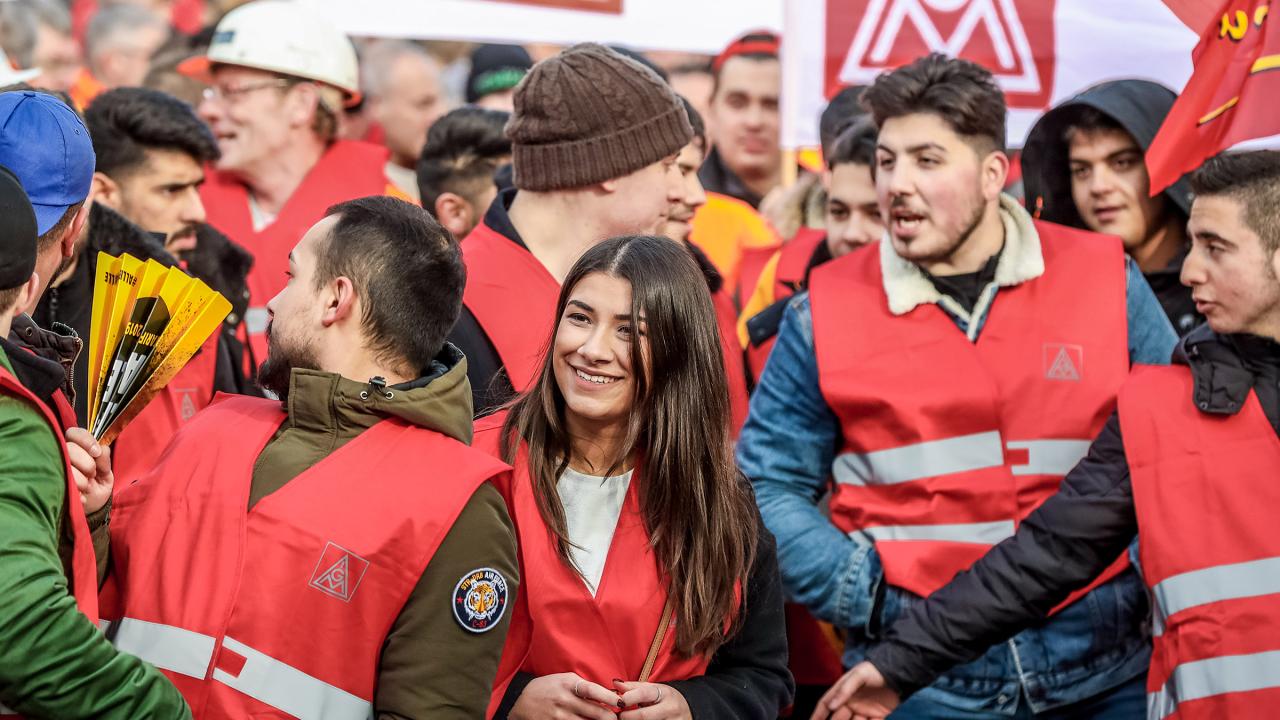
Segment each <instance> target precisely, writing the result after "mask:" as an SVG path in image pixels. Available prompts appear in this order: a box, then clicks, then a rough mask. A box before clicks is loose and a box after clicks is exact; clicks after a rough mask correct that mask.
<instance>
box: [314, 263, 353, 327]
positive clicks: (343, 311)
mask: <svg viewBox="0 0 1280 720" xmlns="http://www.w3.org/2000/svg"><path fill="white" fill-rule="evenodd" d="M320 301H321V302H322V303H324V313H323V314H322V315H321V316H320V322H321V323H322V324H323V325H324V326H325V327H329V326H330V325H333V324H335V323H338V322H341V321H343V320H346V319H348V318H351V317H352V316H354V315H355V313H356V309H357V308H356V302H357V299H356V286H355V284H354V283H352V282H351V278H349V277H346V276H338V277H336V278H334V279H333V280H331V281H329V284H328V286H327V287H325V290H324V292H323V293H322V294H321V296H320Z"/></svg>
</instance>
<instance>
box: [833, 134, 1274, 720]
mask: <svg viewBox="0 0 1280 720" xmlns="http://www.w3.org/2000/svg"><path fill="white" fill-rule="evenodd" d="M1191 189H1192V191H1193V192H1194V194H1195V201H1194V204H1193V205H1192V206H1191V216H1190V221H1189V223H1188V231H1189V234H1190V235H1191V241H1192V246H1191V250H1190V252H1189V253H1188V255H1187V259H1186V262H1184V263H1183V266H1182V282H1183V283H1185V284H1186V285H1187V286H1189V287H1190V288H1191V294H1192V296H1193V297H1194V298H1195V302H1196V310H1197V311H1198V312H1200V313H1202V314H1203V315H1204V316H1205V317H1206V318H1207V320H1208V326H1207V327H1205V326H1201V327H1199V328H1197V329H1195V330H1193V331H1192V332H1191V333H1190V334H1189V335H1188V336H1187V337H1185V338H1184V339H1183V340H1182V342H1181V344H1180V345H1179V347H1178V351H1177V353H1176V354H1175V356H1174V364H1173V366H1171V367H1163V368H1142V369H1141V370H1139V371H1137V372H1135V374H1134V376H1133V377H1132V378H1131V379H1130V380H1129V381H1128V382H1127V383H1126V384H1125V386H1124V387H1123V388H1122V389H1121V391H1120V402H1119V408H1118V411H1117V412H1116V413H1114V414H1113V415H1112V416H1111V419H1110V420H1108V421H1107V424H1106V426H1105V427H1104V428H1103V430H1102V433H1101V434H1100V435H1099V436H1098V438H1097V439H1096V440H1095V441H1094V443H1093V445H1092V446H1091V447H1090V448H1089V454H1088V456H1087V457H1086V458H1085V459H1084V460H1083V461H1082V462H1081V463H1080V464H1079V465H1077V466H1076V467H1075V469H1074V470H1072V471H1071V473H1070V474H1068V475H1067V477H1066V479H1065V480H1064V481H1063V487H1062V490H1061V491H1059V492H1058V494H1056V495H1054V496H1053V497H1051V498H1049V499H1048V500H1047V501H1046V502H1045V503H1044V505H1042V506H1041V507H1040V509H1039V510H1037V511H1036V512H1035V513H1033V514H1032V515H1031V516H1030V517H1028V518H1027V519H1026V521H1025V522H1024V523H1023V525H1022V527H1020V528H1019V529H1018V532H1017V533H1016V534H1015V535H1014V536H1013V537H1012V538H1010V539H1008V540H1006V541H1005V542H1003V543H1001V544H1000V545H998V546H997V547H996V548H995V549H993V550H992V551H991V552H990V553H988V554H987V556H986V557H984V558H983V559H982V560H980V561H978V562H977V563H976V564H974V566H973V567H972V568H971V569H970V570H969V571H968V572H966V573H963V574H961V575H959V576H957V577H956V579H955V580H954V581H952V582H951V584H950V585H948V586H947V587H945V588H943V589H941V590H939V591H938V592H937V593H935V594H934V595H933V597H931V598H930V599H929V601H928V602H925V603H923V604H921V605H919V606H917V607H915V608H912V610H911V611H910V612H909V613H907V614H906V615H905V616H904V617H903V618H902V620H900V621H899V622H897V623H896V624H895V625H894V626H893V627H892V628H891V629H890V631H889V632H888V633H887V639H886V641H885V642H884V644H882V645H880V646H878V647H875V648H872V649H871V651H870V652H869V653H868V661H869V662H864V663H862V664H861V665H859V666H858V667H856V668H854V670H853V671H852V672H851V673H850V674H849V675H848V676H846V678H845V679H844V680H843V681H842V682H841V683H840V685H839V686H837V687H836V688H835V689H834V690H833V692H832V694H831V696H830V697H829V698H827V699H828V700H829V701H830V702H831V705H830V708H829V709H831V710H833V711H834V712H833V713H832V714H833V716H834V717H839V718H848V717H850V714H853V715H855V716H866V717H883V716H884V715H885V713H886V712H887V711H888V710H890V709H892V708H893V707H894V706H896V705H897V704H898V702H899V701H900V699H901V698H903V697H905V696H907V695H910V694H911V693H912V692H913V691H914V690H916V689H917V688H919V687H921V686H923V685H925V684H927V683H928V682H930V681H931V680H932V678H933V677H934V676H935V675H936V674H937V673H938V672H939V671H941V670H943V669H945V668H946V667H947V666H949V665H951V664H953V663H956V662H962V661H964V660H965V659H967V658H969V657H972V655H973V651H972V649H973V648H978V647H983V646H985V645H987V644H990V643H993V642H999V641H1001V640H1002V639H1004V638H1006V637H1008V636H1009V635H1011V634H1013V633H1014V632H1017V631H1018V630H1019V629H1020V628H1023V627H1027V626H1029V625H1032V624H1034V623H1038V622H1041V621H1042V619H1043V617H1044V615H1045V613H1047V612H1048V611H1049V610H1050V609H1051V608H1053V607H1054V606H1056V605H1058V604H1059V603H1060V602H1062V599H1063V598H1065V597H1066V596H1067V595H1068V594H1069V593H1071V592H1072V591H1074V590H1075V589H1077V588H1079V587H1081V586H1083V585H1085V584H1087V583H1089V582H1090V581H1091V580H1092V579H1093V578H1094V577H1096V576H1097V574H1098V573H1099V572H1101V571H1102V569H1103V568H1105V567H1106V566H1107V565H1108V564H1110V563H1111V562H1112V561H1113V560H1114V559H1115V558H1116V557H1117V556H1118V555H1120V554H1121V553H1123V552H1124V550H1125V548H1126V547H1127V546H1129V544H1130V542H1131V541H1132V540H1133V538H1134V536H1135V535H1136V536H1137V538H1138V540H1139V543H1138V547H1139V549H1140V550H1139V556H1140V560H1141V564H1142V572H1143V575H1144V576H1145V578H1146V583H1147V585H1148V586H1149V587H1150V589H1151V596H1152V598H1153V599H1154V601H1155V607H1154V608H1153V611H1154V619H1155V622H1154V630H1153V635H1154V639H1153V641H1154V646H1155V647H1154V652H1153V654H1152V658H1151V670H1150V673H1149V675H1148V679H1147V690H1148V701H1149V705H1148V713H1147V717H1150V718H1177V719H1179V720H1193V719H1195V718H1261V717H1271V716H1272V715H1273V714H1274V713H1275V708H1276V704H1277V703H1278V702H1280V535H1278V534H1277V533H1276V530H1275V517H1276V511H1277V509H1280V484H1277V482H1276V477H1277V475H1276V473H1277V468H1280V281H1277V280H1276V278H1277V275H1280V216H1278V215H1277V213H1276V207H1277V205H1278V204H1280V153H1276V152H1274V151H1264V152H1253V153H1242V154H1239V155H1221V156H1219V157H1217V158H1214V159H1212V160H1210V161H1209V162H1207V163H1205V165H1204V167H1202V168H1201V169H1200V170H1199V171H1197V172H1196V173H1195V174H1193V175H1192V176H1191ZM1122 430H1123V434H1122ZM845 703H848V705H847V707H846V706H845ZM821 715H822V714H820V716H821Z"/></svg>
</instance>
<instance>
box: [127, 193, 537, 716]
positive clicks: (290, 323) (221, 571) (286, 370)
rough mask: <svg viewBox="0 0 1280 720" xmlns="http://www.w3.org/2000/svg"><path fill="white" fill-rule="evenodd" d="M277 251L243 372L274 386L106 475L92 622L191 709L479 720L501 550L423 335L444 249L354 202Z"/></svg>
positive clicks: (486, 462) (507, 577) (435, 352)
mask: <svg viewBox="0 0 1280 720" xmlns="http://www.w3.org/2000/svg"><path fill="white" fill-rule="evenodd" d="M288 267H289V271H288V272H289V277H288V282H287V284H286V286H285V289H284V290H282V291H281V292H280V293H279V294H278V295H277V296H276V297H275V298H273V299H272V301H271V302H270V303H269V304H268V306H267V307H268V311H269V312H270V313H271V319H272V323H271V325H270V327H269V336H270V353H269V355H268V357H267V360H266V362H264V363H263V365H262V372H261V379H262V382H263V384H264V386H265V387H266V388H267V389H269V390H271V391H273V392H274V393H276V395H278V396H279V397H280V398H281V400H280V401H272V400H265V399H259V398H249V397H235V398H226V399H224V400H222V401H220V402H216V403H214V404H213V405H212V406H211V407H209V408H208V409H206V410H205V411H204V412H202V413H200V414H199V415H197V416H196V417H195V418H194V419H193V420H191V421H190V422H188V423H187V424H186V426H185V427H184V428H183V429H182V430H181V431H179V433H178V435H177V436H176V437H175V438H174V441H173V442H172V443H171V444H170V446H169V448H168V449H167V450H166V451H165V454H164V455H163V457H162V458H161V460H160V464H159V465H157V466H156V468H155V469H154V470H153V471H152V472H151V473H150V474H148V475H147V476H145V477H144V478H143V479H142V480H140V481H138V482H136V483H134V484H133V485H131V486H130V487H127V488H124V489H122V490H120V491H119V492H118V493H117V496H116V499H115V507H114V509H113V511H112V512H113V515H112V520H111V557H112V574H111V576H110V578H109V579H108V581H107V586H106V588H105V589H104V592H103V616H104V618H106V619H108V620H110V621H112V625H111V628H110V630H109V631H108V637H110V638H112V639H113V642H115V644H116V646H117V647H119V648H121V649H123V650H127V651H129V652H133V653H135V654H137V655H139V656H140V657H142V658H143V659H145V660H148V661H149V662H151V663H152V664H154V665H156V666H157V667H159V668H160V669H161V670H163V671H164V672H165V674H166V675H167V676H168V677H169V678H170V679H171V680H173V681H174V683H175V684H176V685H177V686H178V689H179V690H181V691H182V693H183V695H184V696H185V697H186V698H187V701H188V702H189V703H190V704H191V706H192V708H193V709H194V710H195V712H196V714H197V715H198V716H199V717H202V718H242V717H253V716H256V715H259V714H261V715H262V716H268V715H270V716H283V715H289V716H295V717H316V718H321V717H322V718H329V717H333V718H366V717H370V716H371V715H378V716H382V717H406V718H408V717H412V718H458V719H459V720H461V719H462V718H477V717H482V716H483V714H484V712H485V707H486V706H487V704H488V701H489V696H490V692H491V691H492V688H493V684H494V676H495V674H496V672H497V667H498V658H499V656H500V654H501V652H502V645H503V641H504V637H505V634H506V628H507V622H508V615H509V614H508V613H507V612H506V609H507V606H508V605H509V604H510V603H511V602H513V601H514V600H515V597H516V595H515V593H516V582H517V562H516V546H515V536H514V530H513V527H512V525H511V520H510V517H509V516H508V514H507V510H506V506H505V504H504V503H503V500H502V497H501V495H499V493H498V491H497V490H496V489H495V488H494V487H493V486H492V485H490V484H489V481H490V480H491V479H494V478H495V477H496V476H499V475H501V474H502V473H503V472H505V471H507V467H506V466H505V465H503V464H501V463H499V462H496V461H494V460H491V459H489V458H488V457H486V456H485V455H484V454H483V453H480V452H478V451H473V450H472V449H471V448H470V447H468V445H467V444H468V443H469V442H470V440H471V417H472V412H471V391H470V387H469V386H468V385H467V379H466V370H465V361H464V358H463V357H462V354H461V353H459V352H458V350H457V348H455V347H453V346H452V345H449V344H448V343H446V342H445V339H444V338H445V333H446V332H447V331H448V329H449V327H451V326H452V325H453V322H454V320H455V319H456V318H457V314H458V310H459V307H460V306H461V302H462V285H463V282H464V277H465V272H464V270H463V266H462V258H461V253H460V252H459V250H458V246H457V244H456V243H455V242H454V241H453V239H452V238H451V237H450V236H449V235H448V233H446V232H445V231H444V229H443V228H441V227H440V225H439V224H437V223H436V222H435V221H434V220H432V219H431V217H430V216H429V215H428V214H427V212H426V211H425V210H423V209H422V208H420V207H418V206H416V205H411V204H409V203H406V202H404V201H401V200H396V199H393V198H386V197H369V198H361V199H359V200H353V201H349V202H346V203H343V204H341V205H337V206H335V207H333V208H331V210H330V212H329V213H328V215H327V216H326V217H325V218H324V219H323V220H321V221H320V222H318V223H316V224H315V225H314V226H313V227H312V228H311V230H309V231H308V232H307V234H306V235H305V236H304V237H303V238H302V240H301V241H300V242H299V243H298V244H297V246H296V247H294V249H293V252H292V253H290V255H289V261H288Z"/></svg>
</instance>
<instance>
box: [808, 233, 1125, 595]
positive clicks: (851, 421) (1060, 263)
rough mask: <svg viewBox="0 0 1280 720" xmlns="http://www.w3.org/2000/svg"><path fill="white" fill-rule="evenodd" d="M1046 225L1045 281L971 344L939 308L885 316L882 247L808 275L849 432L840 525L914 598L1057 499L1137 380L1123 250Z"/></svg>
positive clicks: (822, 353)
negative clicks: (1123, 389)
mask: <svg viewBox="0 0 1280 720" xmlns="http://www.w3.org/2000/svg"><path fill="white" fill-rule="evenodd" d="M1035 227H1036V230H1037V231H1038V233H1039V236H1040V244H1041V248H1042V252H1043V255H1044V265H1045V271H1044V274H1043V275H1042V276H1040V277H1039V278H1036V279H1034V280H1029V281H1027V282H1024V283H1021V284H1020V285H1017V286H1014V287H1002V288H1000V290H999V295H998V296H997V298H996V301H995V305H994V306H993V307H992V308H991V310H990V312H989V313H988V314H987V318H986V324H985V326H984V327H983V328H982V332H981V334H980V335H979V336H978V339H977V341H976V342H975V341H970V340H969V339H968V338H967V337H966V336H965V333H964V332H963V331H961V330H960V329H959V328H957V326H956V324H955V322H954V321H953V320H952V319H951V317H950V316H949V315H947V313H946V312H945V311H944V310H943V309H942V308H940V307H938V306H937V305H936V304H924V305H921V306H919V307H916V308H915V309H913V310H911V311H910V312H908V313H906V314H905V315H902V316H895V315H893V314H891V313H890V311H889V308H888V306H887V303H886V300H885V288H884V281H883V278H882V275H881V267H880V247H879V244H878V243H876V244H872V245H870V246H868V247H865V248H860V249H858V250H855V251H853V252H852V253H850V254H849V255H846V256H845V257H842V258H840V259H839V260H836V261H833V262H830V263H827V264H826V265H824V266H822V267H820V268H818V269H817V270H815V271H814V272H813V273H812V274H811V275H810V277H809V282H810V286H809V297H810V303H811V307H812V312H813V335H814V345H815V348H816V354H817V361H818V375H819V384H820V386H821V390H822V394H823V396H824V398H825V399H826V401H827V404H828V405H829V406H830V407H831V409H832V411H833V412H834V413H835V415H836V416H837V417H838V418H839V420H840V424H841V429H842V431H843V432H842V435H843V439H842V443H843V447H842V448H841V450H840V452H839V454H838V455H837V457H836V459H835V462H834V463H833V467H832V476H833V479H834V481H835V483H834V488H835V490H834V494H833V497H832V502H831V517H832V521H833V522H834V523H835V524H836V526H837V527H839V528H840V529H841V530H844V531H845V532H848V533H850V534H851V535H856V536H861V537H862V538H864V539H866V540H869V541H872V542H874V543H875V547H876V550H877V552H878V554H879V556H880V560H881V563H882V565H883V567H884V575H885V579H886V580H887V581H888V582H889V583H890V584H891V585H893V586H896V587H899V588H905V589H906V590H909V591H911V592H913V593H916V594H918V595H929V594H931V593H932V592H933V591H934V590H937V589H938V588H940V587H942V586H943V585H945V584H946V583H947V582H949V581H950V580H951V578H952V577H954V576H955V575H956V573H958V572H960V571H962V570H965V569H967V568H968V567H969V566H970V565H972V564H973V562H974V561H976V560H977V559H978V558H980V557H982V556H983V555H984V554H985V553H986V552H987V550H989V549H990V548H991V546H992V545H994V544H996V543H998V542H999V541H1001V540H1003V539H1005V538H1007V537H1009V536H1011V535H1012V534H1013V532H1014V529H1015V528H1016V527H1017V525H1018V523H1019V522H1021V521H1022V519H1023V518H1025V517H1026V516H1027V515H1029V514H1030V513H1031V511H1033V510H1034V509H1035V508H1037V507H1039V506H1040V504H1041V503H1042V502H1044V500H1045V499H1046V498H1047V497H1048V496H1049V495H1052V494H1053V493H1054V492H1056V491H1057V489H1058V486H1059V485H1060V484H1061V481H1062V478H1063V476H1064V475H1066V473H1067V472H1068V471H1069V470H1071V468H1072V467H1074V466H1075V465H1076V463H1077V462H1078V461H1079V460H1080V459H1081V458H1083V457H1084V455H1085V453H1086V452H1087V450H1088V448H1089V445H1090V443H1091V441H1092V439H1093V438H1094V437H1095V436H1096V435H1097V434H1098V432H1099V431H1100V430H1101V429H1102V425H1103V423H1104V422H1105V421H1106V419H1107V417H1108V416H1109V415H1110V414H1111V412H1112V410H1113V409H1114V408H1115V397H1116V392H1117V391H1118V390H1119V389H1120V385H1121V384H1122V383H1123V382H1124V379H1125V377H1126V375H1127V374H1128V371H1129V359H1128V342H1127V338H1128V325H1127V320H1126V311H1125V308H1126V302H1125V291H1126V280H1125V264H1124V254H1123V253H1124V251H1123V249H1122V248H1121V246H1120V243H1119V242H1117V241H1116V239H1115V238H1110V237H1105V236H1100V235H1095V234H1092V233H1086V232H1081V231H1077V230H1071V229H1068V228H1063V227H1060V226H1055V225H1049V224H1047V223H1039V222H1037V223H1036V224H1035ZM1123 567H1124V563H1123V560H1122V561H1119V562H1117V564H1116V565H1115V566H1113V567H1112V568H1110V569H1109V570H1108V572H1107V573H1105V574H1104V575H1103V578H1102V580H1100V581H1099V582H1101V581H1103V580H1107V579H1110V578H1111V577H1113V576H1114V575H1115V574H1116V573H1118V572H1119V571H1120V570H1121V569H1123ZM1072 599H1073V600H1074V597H1073V598H1072Z"/></svg>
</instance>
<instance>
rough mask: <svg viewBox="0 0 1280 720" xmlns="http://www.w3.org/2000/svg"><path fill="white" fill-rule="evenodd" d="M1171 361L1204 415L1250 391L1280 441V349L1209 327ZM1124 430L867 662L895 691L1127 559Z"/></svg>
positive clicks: (1110, 432) (1131, 518)
mask: <svg viewBox="0 0 1280 720" xmlns="http://www.w3.org/2000/svg"><path fill="white" fill-rule="evenodd" d="M1173 360H1174V363H1175V364H1181V365H1187V366H1189V367H1190V368H1191V372H1192V375H1193V377H1194V379H1195V390H1194V397H1191V398H1187V401H1188V402H1194V403H1195V404H1196V405H1197V406H1198V407H1200V408H1201V411H1202V412H1205V413H1209V414H1214V415H1234V414H1235V413H1236V412H1239V409H1240V408H1241V407H1243V406H1244V401H1245V399H1246V398H1247V397H1248V395H1249V393H1250V392H1251V391H1252V392H1255V393H1257V396H1258V400H1259V401H1260V403H1261V405H1262V409H1263V411H1264V412H1265V414H1266V416H1267V419H1268V420H1270V421H1271V425H1272V426H1273V427H1274V428H1275V429H1276V433H1277V435H1280V344H1278V343H1276V342H1275V341H1274V340H1269V339H1264V338H1259V337H1255V336H1250V335H1227V336H1221V335H1218V334H1216V333H1214V332H1213V331H1212V330H1210V329H1209V327H1208V326H1207V325H1206V326H1201V327H1199V328H1197V329H1195V330H1194V331H1192V332H1191V333H1190V334H1189V335H1188V336H1187V337H1185V338H1183V340H1182V342H1181V343H1180V344H1179V346H1178V349H1177V351H1175V354H1174V358H1173ZM1120 431H1121V429H1120V422H1119V419H1118V417H1117V416H1116V415H1114V414H1113V415H1112V416H1111V418H1110V419H1109V420H1108V421H1107V424H1106V426H1105V427H1104V428H1103V429H1102V433H1101V434H1100V435H1099V436H1098V438H1097V440H1095V441H1094V443H1093V445H1092V446H1091V447H1090V448H1089V454H1088V456H1087V457H1086V458H1085V459H1084V460H1082V461H1081V462H1080V464H1079V465H1077V466H1076V467H1075V469H1073V470H1072V471H1071V472H1070V473H1069V474H1068V475H1067V477H1066V478H1065V479H1064V480H1063V482H1062V489H1061V490H1060V491H1059V492H1058V493H1057V494H1056V495H1054V496H1052V497H1050V498H1049V499H1048V500H1046V501H1045V503H1044V504H1043V505H1041V506H1040V508H1039V509H1038V510H1036V511H1035V512H1033V513H1032V514H1031V515H1030V516H1028V517H1027V519H1026V520H1025V521H1024V522H1023V523H1022V524H1021V525H1020V526H1019V527H1018V531H1017V533H1015V534H1014V536H1013V537H1011V538H1009V539H1008V540H1005V541H1004V542H1002V543H1000V544H999V545H997V546H996V547H995V548H993V549H992V550H991V552H989V553H987V555H986V556H985V557H983V558H982V559H981V560H979V561H978V562H977V563H975V564H974V565H973V567H972V568H970V569H969V570H968V571H966V572H963V573H961V574H959V575H957V576H956V578H955V579H954V580H952V581H951V583H950V584H949V585H947V586H946V587H944V588H942V589H941V590H939V591H938V592H936V593H934V594H933V595H931V596H930V597H929V599H928V600H927V601H925V602H922V603H919V604H917V605H915V606H914V607H912V608H911V610H910V611H909V612H908V613H907V614H906V615H904V616H903V617H902V618H901V619H900V620H899V621H898V622H897V623H895V624H894V625H893V627H892V628H891V629H890V630H889V632H888V633H887V635H886V640H885V642H884V643H882V644H881V645H879V646H877V647H875V648H873V649H872V650H871V651H870V652H869V653H868V655H867V659H868V660H870V661H871V663H872V664H874V665H875V666H876V668H877V669H878V670H880V672H881V673H882V674H883V675H884V677H885V680H886V681H887V682H888V683H889V685H890V687H892V688H893V689H894V690H896V691H897V692H899V693H901V694H902V695H903V696H907V695H910V694H911V693H914V692H915V691H917V690H919V689H920V688H922V687H925V686H927V685H929V684H930V683H931V682H933V679H934V678H935V677H937V676H938V675H939V674H941V673H943V672H945V671H946V670H947V669H949V668H950V667H951V666H953V665H956V664H959V663H963V662H967V661H969V660H972V659H973V658H975V657H977V656H978V655H979V654H980V651H981V649H983V648H987V647H990V646H991V645H993V644H995V643H998V642H1002V641H1004V640H1005V639H1007V638H1009V637H1011V636H1013V635H1014V634H1016V633H1018V632H1019V631H1021V630H1023V629H1025V628H1027V627H1029V626H1031V625H1034V624H1035V623H1037V622H1040V621H1042V620H1043V619H1044V618H1045V617H1046V616H1047V615H1048V613H1049V611H1050V610H1051V609H1052V608H1054V607H1056V606H1057V605H1058V604H1059V603H1061V602H1062V601H1063V600H1065V599H1066V597H1067V596H1068V595H1070V594H1071V593H1072V592H1073V591H1075V590H1078V589H1079V588H1082V587H1085V586H1086V585H1088V584H1089V583H1090V582H1092V581H1093V579H1094V578H1096V577H1097V576H1098V575H1100V574H1101V573H1102V572H1103V571H1104V570H1105V569H1106V568H1107V567H1108V566H1109V565H1110V564H1111V563H1112V562H1114V561H1115V559H1116V558H1117V557H1119V556H1120V554H1121V553H1123V552H1125V550H1126V548H1127V547H1128V546H1129V544H1130V543H1131V542H1132V541H1133V539H1134V537H1135V536H1136V535H1137V532H1138V521H1137V516H1136V515H1135V513H1134V507H1133V488H1132V485H1131V483H1130V478H1129V464H1128V462H1127V461H1126V459H1125V453H1124V444H1123V440H1122V436H1121V434H1120Z"/></svg>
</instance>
